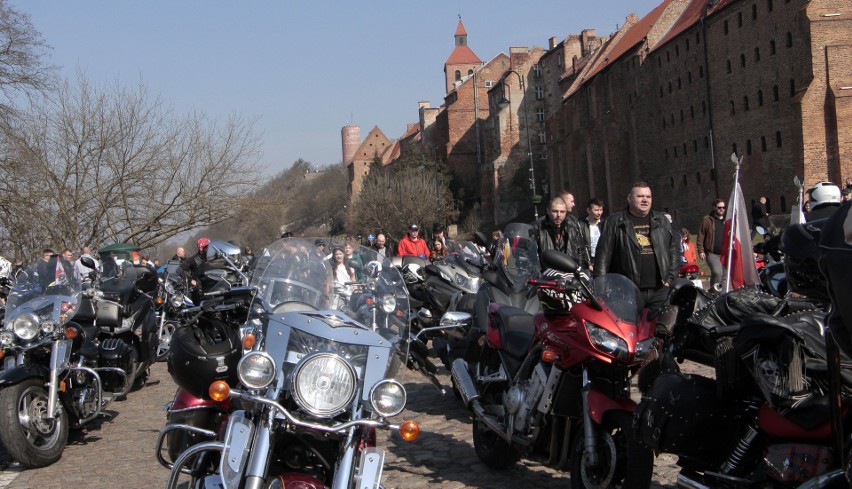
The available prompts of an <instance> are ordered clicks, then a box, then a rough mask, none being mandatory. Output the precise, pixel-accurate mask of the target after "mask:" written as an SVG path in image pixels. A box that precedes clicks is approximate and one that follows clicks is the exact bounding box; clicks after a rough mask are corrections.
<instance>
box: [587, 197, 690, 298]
mask: <svg viewBox="0 0 852 489" xmlns="http://www.w3.org/2000/svg"><path fill="white" fill-rule="evenodd" d="M679 239H680V236H679V233H675V232H673V231H672V226H671V223H670V222H669V220H668V219H666V217H665V216H664V215H663V213H661V212H657V211H652V210H651V187H650V186H649V185H648V184H647V183H645V182H637V183H634V184H633V187H632V188H631V190H630V194H628V196H627V208H626V209H624V210H623V211H621V212H616V213H613V214H611V215H610V216H609V218H607V220H606V222H605V223H604V228H603V231H602V232H601V237H600V240H599V241H598V248H597V250H596V253H595V268H594V276H595V277H601V276H603V275H605V274H607V273H620V274H622V275H625V276H627V278H629V279H631V280H633V282H634V283H636V285H637V286H638V287H639V290H640V292H641V297H642V300H643V301H644V302H645V304H644V305H645V306H646V307H649V308H652V307H655V306H658V305H660V304H662V303H663V302H665V299H666V296H667V295H668V286H669V285H670V284H671V282H672V281H673V280H674V279H675V278H676V277H677V271H678V241H679Z"/></svg>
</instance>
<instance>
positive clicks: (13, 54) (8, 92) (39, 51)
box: [0, 0, 56, 117]
mask: <svg viewBox="0 0 852 489" xmlns="http://www.w3.org/2000/svg"><path fill="white" fill-rule="evenodd" d="M48 49H49V48H48V46H47V44H45V42H44V40H43V39H42V37H41V34H40V33H39V32H38V31H37V30H36V29H35V27H33V25H32V23H30V18H29V16H28V15H26V14H24V13H20V12H18V11H16V10H14V9H13V8H11V7H10V6H9V4H8V3H7V2H6V1H5V0H0V91H2V92H3V96H4V97H3V98H4V100H3V101H0V117H2V116H5V115H7V114H8V113H9V112H11V111H12V107H11V103H12V101H13V100H14V99H15V98H16V97H17V96H19V95H24V96H27V95H30V94H32V93H38V92H40V91H42V90H44V89H46V88H48V87H50V85H51V83H52V82H53V80H54V75H55V71H56V70H55V67H53V66H51V65H49V64H46V63H45V62H44V59H45V57H46V54H47V51H48Z"/></svg>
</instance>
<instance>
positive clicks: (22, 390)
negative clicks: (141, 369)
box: [0, 256, 132, 468]
mask: <svg viewBox="0 0 852 489" xmlns="http://www.w3.org/2000/svg"><path fill="white" fill-rule="evenodd" d="M89 263H90V264H91V265H94V263H93V262H91V261H90V262H89ZM82 298H83V291H82V288H81V284H80V283H79V282H78V281H76V280H75V278H74V275H73V273H72V270H71V266H70V264H68V263H67V262H62V261H60V258H59V257H58V256H54V257H53V258H51V259H50V260H49V261H46V262H42V263H41V264H39V265H38V266H36V267H32V268H30V269H27V270H25V271H22V272H21V273H19V274H18V275H17V277H16V280H15V282H14V284H13V285H12V288H11V290H10V293H9V297H8V302H7V310H6V316H5V318H4V325H3V330H2V332H0V345H2V350H0V356H2V358H3V361H4V369H3V371H2V372H0V442H2V443H3V445H4V446H5V447H6V449H7V452H8V453H9V455H10V456H11V457H12V458H14V459H15V460H16V461H17V462H19V463H20V464H21V465H22V466H24V467H27V468H35V467H44V466H47V465H50V464H52V463H54V462H56V461H57V460H59V459H60V458H61V457H62V452H63V450H64V448H65V445H66V443H67V440H68V431H69V429H70V428H79V427H82V426H84V425H85V424H86V423H88V422H90V421H91V420H93V419H95V418H96V417H97V416H98V415H99V414H100V413H101V412H102V409H103V408H104V407H105V406H106V405H108V404H109V403H110V402H112V401H114V400H117V399H118V398H119V397H121V396H122V395H123V394H126V392H127V391H128V390H129V389H130V386H131V383H132V381H131V379H130V377H129V372H128V371H127V370H124V369H122V368H119V367H117V366H114V365H111V363H112V362H111V360H112V359H113V358H114V353H115V351H116V350H117V348H115V347H114V342H113V343H110V342H100V343H99V342H98V341H97V340H96V335H97V330H96V329H95V328H93V327H91V326H88V327H87V326H85V325H81V324H80V323H78V322H76V319H77V318H76V316H79V313H80V311H81V306H82ZM72 319H73V320H75V321H72ZM111 379H117V381H116V382H113V381H112V380H111Z"/></svg>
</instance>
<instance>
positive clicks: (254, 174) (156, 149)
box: [0, 75, 259, 256]
mask: <svg viewBox="0 0 852 489" xmlns="http://www.w3.org/2000/svg"><path fill="white" fill-rule="evenodd" d="M0 138H2V139H0V158H2V159H0V169H2V170H3V173H4V175H6V178H4V179H2V181H0V240H5V241H7V245H12V246H13V247H14V249H15V253H16V255H17V256H27V255H29V254H31V253H32V250H33V247H35V248H40V247H41V246H43V245H45V244H50V245H53V246H56V247H66V246H67V247H70V248H72V249H79V247H80V246H82V245H93V246H100V245H105V244H109V243H112V242H117V241H128V242H134V243H136V244H138V245H140V246H142V247H150V246H154V245H157V244H159V243H161V242H163V241H165V240H167V239H169V238H171V237H173V236H175V235H178V234H180V233H184V232H187V231H190V230H193V229H196V228H203V227H207V226H210V225H212V224H215V223H217V222H221V221H223V220H226V219H228V218H230V217H231V216H232V215H234V213H235V211H236V210H237V209H239V205H238V204H239V203H240V201H241V199H242V198H243V196H244V195H246V194H248V193H249V190H251V189H252V188H254V187H255V185H256V184H257V182H258V173H259V168H258V167H257V156H258V138H257V135H256V133H255V131H254V128H253V121H247V120H245V119H243V118H240V117H237V116H232V117H230V118H229V119H228V120H227V121H225V122H221V123H220V122H217V121H213V120H210V119H209V118H208V117H207V116H205V115H204V114H202V113H191V114H189V115H186V116H180V117H179V116H177V115H176V114H174V113H173V111H172V110H171V109H170V108H168V107H166V106H164V104H163V102H162V101H161V100H160V99H159V98H158V97H152V96H150V95H149V94H148V93H147V91H146V89H145V87H144V85H143V84H142V83H141V82H140V83H139V85H138V86H137V87H135V88H133V89H129V88H125V87H122V86H120V85H119V84H118V83H116V84H113V85H111V86H107V87H103V88H98V87H93V86H92V85H91V84H90V83H89V82H88V80H86V78H85V77H84V76H82V75H80V76H79V77H78V79H77V81H76V83H75V84H73V85H72V84H70V83H67V82H66V83H64V84H62V85H61V86H60V87H59V88H58V89H57V91H56V92H54V93H51V94H50V95H49V96H48V97H45V98H43V99H42V100H39V101H37V102H34V103H32V104H31V106H30V108H29V109H28V110H21V111H19V113H18V114H17V115H15V116H13V117H10V118H8V122H7V124H5V125H4V126H3V127H2V133H0ZM2 244H3V243H2V241H0V246H2Z"/></svg>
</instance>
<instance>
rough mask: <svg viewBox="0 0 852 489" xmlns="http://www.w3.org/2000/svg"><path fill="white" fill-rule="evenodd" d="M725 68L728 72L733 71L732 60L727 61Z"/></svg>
mask: <svg viewBox="0 0 852 489" xmlns="http://www.w3.org/2000/svg"><path fill="white" fill-rule="evenodd" d="M725 69H726V70H727V72H728V73H730V72H731V60H727V61H725Z"/></svg>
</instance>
